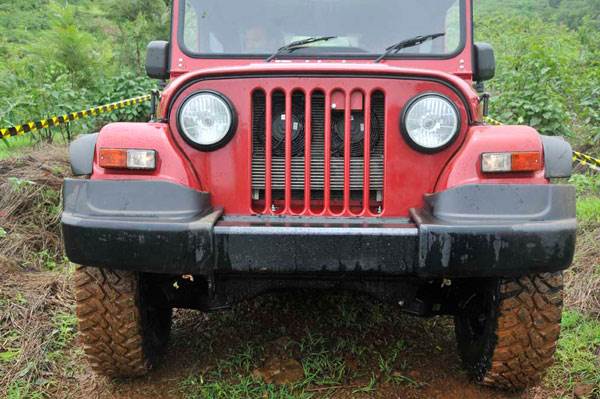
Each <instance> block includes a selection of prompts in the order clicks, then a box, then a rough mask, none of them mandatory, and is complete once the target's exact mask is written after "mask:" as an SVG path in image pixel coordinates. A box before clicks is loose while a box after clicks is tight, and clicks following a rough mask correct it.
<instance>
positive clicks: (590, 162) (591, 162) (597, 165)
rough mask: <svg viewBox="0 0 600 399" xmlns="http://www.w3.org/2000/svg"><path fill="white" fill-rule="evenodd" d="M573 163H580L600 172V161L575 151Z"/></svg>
mask: <svg viewBox="0 0 600 399" xmlns="http://www.w3.org/2000/svg"><path fill="white" fill-rule="evenodd" d="M573 161H576V162H579V163H580V164H581V165H583V166H587V167H589V168H591V169H594V170H595V171H597V172H600V159H596V158H593V157H591V156H589V155H586V154H582V153H581V152H577V151H573Z"/></svg>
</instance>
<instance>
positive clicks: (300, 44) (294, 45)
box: [266, 36, 337, 62]
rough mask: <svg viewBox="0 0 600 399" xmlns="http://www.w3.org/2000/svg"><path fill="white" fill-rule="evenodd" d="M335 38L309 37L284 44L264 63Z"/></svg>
mask: <svg viewBox="0 0 600 399" xmlns="http://www.w3.org/2000/svg"><path fill="white" fill-rule="evenodd" d="M336 37H337V36H315V37H309V38H308V39H302V40H296V41H295V42H291V43H290V44H286V45H285V46H283V47H281V48H280V49H278V50H277V52H276V53H275V54H273V55H271V56H270V57H269V58H267V59H266V62H271V61H273V60H274V59H275V58H277V57H278V56H280V55H281V54H283V53H284V52H286V53H287V54H289V53H291V52H292V51H296V50H298V49H301V48H306V47H309V46H308V45H309V44H311V43H317V42H326V41H328V40H331V39H335V38H336Z"/></svg>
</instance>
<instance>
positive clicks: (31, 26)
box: [0, 0, 600, 155]
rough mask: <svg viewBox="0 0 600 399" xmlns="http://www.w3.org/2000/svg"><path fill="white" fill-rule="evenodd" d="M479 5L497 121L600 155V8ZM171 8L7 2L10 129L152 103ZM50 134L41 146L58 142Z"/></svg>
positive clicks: (3, 6)
mask: <svg viewBox="0 0 600 399" xmlns="http://www.w3.org/2000/svg"><path fill="white" fill-rule="evenodd" d="M474 2H475V10H476V21H477V23H476V27H475V32H476V39H477V40H479V41H488V42H490V43H492V44H493V45H494V47H495V49H496V54H497V58H498V75H497V77H496V79H494V80H493V81H492V82H491V83H490V84H489V90H490V91H491V92H492V94H493V98H492V106H491V111H492V115H494V116H495V117H496V118H497V119H501V120H502V121H505V122H507V123H522V124H529V125H532V126H534V127H536V128H538V129H539V130H540V131H541V132H543V133H545V134H560V135H566V136H570V137H571V138H572V140H573V141H574V142H575V143H576V144H578V145H579V146H583V147H590V146H593V145H595V146H597V145H598V144H599V142H600V2H599V1H598V0H508V1H502V2H498V1H494V0H474ZM169 3H170V2H169V1H168V0H132V1H121V0H70V1H68V2H67V1H54V0H19V1H18V2H14V1H7V0H2V1H0V26H2V27H3V32H4V33H3V34H2V35H1V36H0V59H2V62H1V63H0V77H2V78H1V79H0V93H3V95H2V96H0V126H10V125H12V124H18V123H21V122H24V121H27V120H30V119H31V118H34V119H37V118H40V117H45V116H48V115H49V114H50V113H61V112H66V111H74V110H79V109H83V108H85V107H87V106H90V105H96V104H100V103H105V102H110V101H114V100H118V99H122V98H125V97H129V96H135V95H138V94H140V93H147V92H148V91H149V90H150V89H151V88H152V87H154V86H155V83H154V82H152V81H150V80H149V79H146V78H145V77H144V73H143V61H144V56H145V48H146V45H147V43H148V42H149V41H151V40H155V39H166V38H168V36H169V32H168V25H169V18H170V12H169ZM147 111H148V109H147V105H146V106H139V107H137V108H134V109H128V110H124V111H121V112H118V113H115V114H112V115H110V116H108V117H105V118H104V119H100V120H94V121H83V122H77V123H75V124H73V126H71V129H74V130H75V132H78V131H85V130H89V129H90V128H92V127H98V125H101V124H102V123H105V122H106V121H107V118H109V119H112V120H134V119H143V118H144V117H145V116H146V114H147ZM55 130H56V129H55ZM45 133H46V134H45V135H40V134H38V136H44V137H45V138H46V139H48V138H49V137H48V136H49V134H48V133H49V132H45ZM39 138H40V137H38V139H39ZM594 155H597V150H596V154H594Z"/></svg>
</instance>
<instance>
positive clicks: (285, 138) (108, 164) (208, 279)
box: [62, 0, 576, 389]
mask: <svg viewBox="0 0 600 399" xmlns="http://www.w3.org/2000/svg"><path fill="white" fill-rule="evenodd" d="M472 8H473V5H472V1H471V0H404V1H398V0H395V1H383V0H374V1H369V2H366V1H360V0H290V1H285V2H282V1H279V0H257V1H253V2H249V1H234V0H229V1H223V0H185V1H184V0H179V1H178V0H175V1H174V2H173V17H172V31H171V40H170V42H152V43H151V44H150V46H149V48H148V58H147V67H146V68H147V71H148V74H149V75H150V76H151V77H153V78H157V79H163V80H169V83H168V85H167V86H166V87H165V89H164V91H163V92H162V95H161V97H160V103H159V104H158V106H157V109H156V116H155V120H153V121H152V122H149V123H115V124H110V125H108V126H106V127H104V128H103V129H102V131H101V132H100V133H99V134H94V135H88V136H84V137H82V138H80V139H79V140H77V141H76V142H74V143H73V144H72V146H71V158H72V167H73V172H74V174H75V175H78V176H88V177H89V178H88V179H69V180H66V182H65V187H64V213H63V215H62V224H63V230H64V240H65V246H66V251H67V254H68V256H69V258H70V259H71V261H73V262H75V263H78V264H81V265H85V266H83V267H81V268H79V269H78V271H77V272H76V295H77V301H78V306H77V312H78V316H79V319H80V329H81V336H82V339H83V342H84V345H85V352H86V353H87V356H88V358H89V360H90V363H91V365H92V367H93V369H94V370H96V371H97V372H98V373H101V374H105V375H112V376H136V375H142V374H144V373H146V372H147V371H148V370H149V369H150V368H151V366H152V364H153V362H155V361H156V359H157V357H156V355H157V354H159V353H160V351H161V349H162V348H164V346H165V344H166V341H167V338H168V335H169V329H170V324H171V315H172V308H192V309H199V310H202V311H211V310H215V309H222V308H225V307H228V306H231V305H232V304H234V303H237V302H239V301H242V300H245V299H248V298H251V297H254V296H256V295H259V294H262V293H265V292H267V291H272V290H281V289H295V288H303V289H305V288H314V289H321V290H332V289H344V290H352V291H360V292H364V293H367V294H370V295H372V296H374V297H375V298H378V299H380V300H383V301H390V302H393V303H395V304H397V306H398V310H400V311H405V312H408V313H411V314H414V315H419V316H433V315H453V316H454V318H455V324H456V336H457V340H458V348H459V352H460V355H461V356H462V359H463V361H464V364H465V366H466V368H467V370H468V372H469V373H470V374H471V375H472V376H473V377H474V378H475V379H476V380H477V381H479V382H481V383H484V384H488V385H493V386H499V387H504V388H509V389H514V388H522V387H525V386H527V385H530V384H532V383H535V382H536V381H537V380H538V379H539V378H540V376H541V375H542V373H543V371H544V370H545V369H546V368H547V367H548V366H549V365H550V364H551V362H552V356H553V353H554V351H555V347H556V341H557V339H558V335H559V330H560V320H561V307H562V289H563V283H562V271H563V270H565V269H566V268H568V267H569V265H570V264H571V262H572V258H573V252H574V246H575V229H576V222H575V192H574V189H573V188H572V187H570V186H565V185H554V184H550V179H551V178H560V177H568V176H569V175H570V173H571V166H572V163H571V148H570V146H569V144H567V142H565V141H564V140H562V139H560V138H555V137H545V136H541V135H539V134H538V133H537V132H536V131H535V130H534V129H532V128H530V127H526V126H488V125H486V124H485V122H484V114H485V112H486V110H485V108H487V107H486V104H487V95H485V94H484V93H483V81H485V80H487V79H490V78H492V77H493V75H494V71H495V61H494V55H493V51H492V49H491V48H490V46H489V45H486V44H481V43H475V42H474V40H473V29H472V28H473V17H472V11H473V10H472Z"/></svg>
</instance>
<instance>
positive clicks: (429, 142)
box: [402, 94, 460, 152]
mask: <svg viewBox="0 0 600 399" xmlns="http://www.w3.org/2000/svg"><path fill="white" fill-rule="evenodd" d="M459 127H460V114H459V112H458V108H456V105H455V104H454V103H453V102H452V101H450V100H449V99H447V98H446V97H444V96H442V95H441V94H425V95H422V96H419V97H416V98H415V99H413V100H411V101H410V102H409V104H408V105H407V106H406V108H405V110H404V114H403V116H402V132H403V134H404V135H405V137H406V138H407V139H408V142H409V144H410V145H411V146H412V147H414V148H416V149H417V150H419V151H424V152H432V151H438V150H441V149H443V148H445V147H447V146H449V145H450V144H452V142H453V141H454V139H455V138H456V136H457V134H458V131H459Z"/></svg>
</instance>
